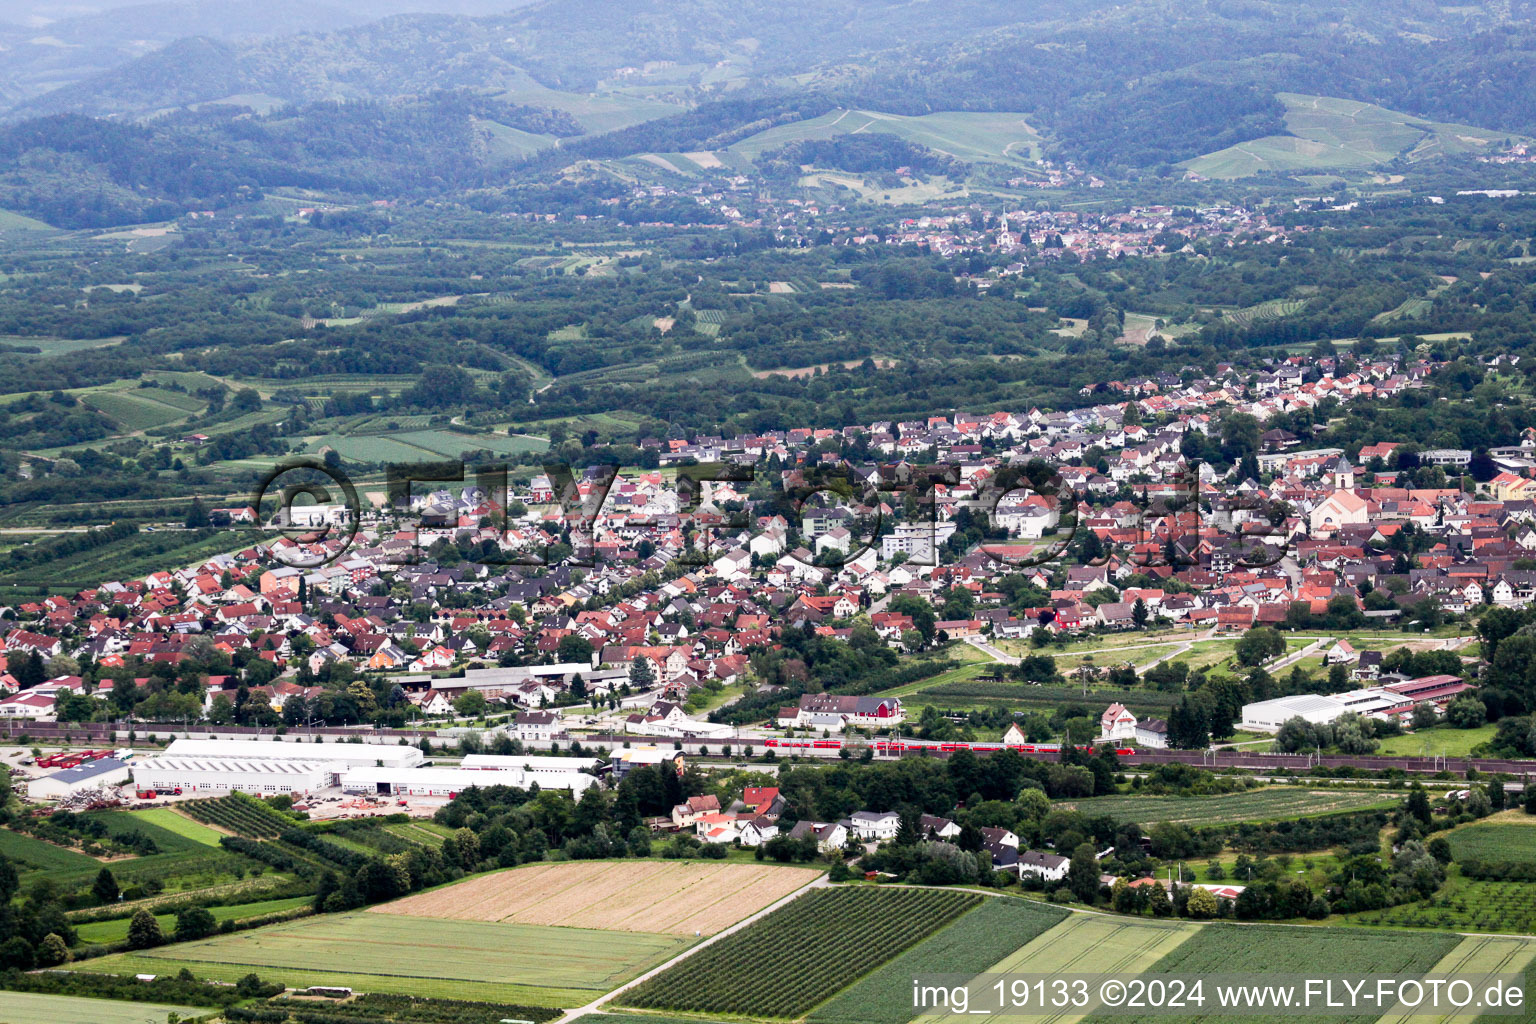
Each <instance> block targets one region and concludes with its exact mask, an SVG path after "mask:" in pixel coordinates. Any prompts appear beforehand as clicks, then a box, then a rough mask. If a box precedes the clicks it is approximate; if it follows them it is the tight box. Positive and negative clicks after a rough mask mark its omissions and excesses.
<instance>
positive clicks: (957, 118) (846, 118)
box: [730, 109, 1039, 164]
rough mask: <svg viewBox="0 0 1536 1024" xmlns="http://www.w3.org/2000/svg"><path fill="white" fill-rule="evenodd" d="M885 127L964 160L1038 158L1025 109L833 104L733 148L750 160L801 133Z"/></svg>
mask: <svg viewBox="0 0 1536 1024" xmlns="http://www.w3.org/2000/svg"><path fill="white" fill-rule="evenodd" d="M868 132H883V133H885V134H888V135H897V136H900V137H901V138H903V139H906V140H907V141H908V142H912V143H916V144H918V145H920V146H927V147H928V148H929V149H933V150H937V151H939V152H940V153H947V154H949V155H950V156H952V157H954V158H955V159H956V160H963V161H966V162H976V161H993V162H1004V163H1014V164H1023V163H1028V162H1031V161H1034V160H1036V159H1038V158H1039V135H1038V134H1037V133H1036V132H1035V131H1034V129H1032V128H1030V126H1029V125H1028V124H1027V123H1025V120H1024V115H1023V114H1013V113H1006V112H1003V113H968V112H959V111H941V112H939V113H935V114H922V115H919V116H916V117H912V116H907V115H903V114H882V113H878V112H875V111H870V110H841V109H840V110H833V111H830V112H828V113H826V114H823V115H822V116H820V117H813V118H810V119H809V120H805V121H797V122H795V123H794V124H786V125H780V126H778V127H775V128H769V129H768V130H767V131H762V132H758V133H757V134H756V135H751V136H748V137H747V138H745V139H742V140H741V141H740V142H737V143H735V144H734V145H732V146H731V147H730V152H731V153H736V154H740V155H742V156H746V157H749V158H751V159H753V160H755V159H757V158H758V157H760V156H762V155H763V154H764V153H768V152H771V151H773V150H775V149H781V148H782V147H784V146H787V145H789V144H790V143H793V142H798V141H800V140H801V139H831V138H836V137H837V136H839V135H847V134H851V133H868Z"/></svg>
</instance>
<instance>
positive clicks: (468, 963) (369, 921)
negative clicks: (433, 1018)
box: [80, 913, 691, 1006]
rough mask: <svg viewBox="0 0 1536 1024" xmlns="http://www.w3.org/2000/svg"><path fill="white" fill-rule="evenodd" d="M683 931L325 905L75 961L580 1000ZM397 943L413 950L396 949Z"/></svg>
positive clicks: (651, 957)
mask: <svg viewBox="0 0 1536 1024" xmlns="http://www.w3.org/2000/svg"><path fill="white" fill-rule="evenodd" d="M690 941H691V937H690V938H684V937H680V936H674V935H649V934H644V933H638V932H611V931H599V930H596V929H587V928H551V927H544V926H540V925H520V924H503V923H497V922H482V921H449V920H436V919H432V918H421V917H403V916H391V915H388V914H368V913H348V914H327V915H324V916H323V917H313V918H306V919H303V920H299V921H293V922H288V923H285V924H278V925H273V926H271V927H267V928H259V929H255V930H253V931H248V932H237V933H234V934H230V935H220V936H216V937H213V938H209V939H204V940H201V941H198V942H184V943H178V944H176V945H174V946H166V947H161V948H159V949H154V950H147V951H141V952H138V953H124V954H117V955H114V956H107V957H102V958H100V959H95V960H87V961H83V962H82V963H81V964H80V969H82V970H91V971H97V972H102V973H111V974H123V973H132V974H137V973H150V974H167V973H175V972H176V971H177V970H180V969H181V968H182V967H184V966H185V967H189V968H190V969H191V970H192V971H193V972H194V973H196V974H197V975H198V976H199V977H207V978H210V979H212V980H215V981H234V980H236V979H238V978H239V977H241V976H242V975H244V974H247V973H249V972H250V971H253V970H254V971H256V972H257V973H259V974H260V975H261V976H262V977H263V978H264V979H268V980H271V981H280V982H283V983H284V984H287V985H288V986H289V987H292V988H299V987H305V986H309V985H343V986H347V987H349V988H356V989H360V990H363V991H369V992H392V993H397V994H400V995H418V996H426V997H432V998H463V999H491V1000H499V1001H504V1002H518V1003H527V1004H530V1005H534V1006H579V1005H581V1004H582V1003H585V1002H587V1001H589V1000H591V999H593V998H594V997H595V996H596V995H598V994H599V993H602V992H607V991H609V990H611V989H613V988H615V987H617V986H618V985H621V984H623V983H624V982H625V981H628V980H629V979H630V978H632V977H634V976H635V975H636V974H639V973H641V972H643V971H645V970H647V969H649V968H651V967H654V966H656V965H657V964H658V963H661V962H663V961H665V960H667V959H668V958H670V957H672V956H675V955H676V954H677V953H678V952H679V951H681V950H682V949H683V948H685V947H686V946H687V945H688V944H689V942H690ZM402 950H411V951H412V952H411V955H409V956H402V955H401V951H402Z"/></svg>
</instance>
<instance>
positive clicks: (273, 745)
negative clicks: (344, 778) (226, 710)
mask: <svg viewBox="0 0 1536 1024" xmlns="http://www.w3.org/2000/svg"><path fill="white" fill-rule="evenodd" d="M164 756H165V757H169V758H191V759H193V760H208V759H210V758H213V759H219V760H223V759H225V758H238V759H240V760H242V761H306V762H312V763H315V764H325V765H331V766H334V770H340V768H343V767H351V766H361V765H378V764H382V765H384V766H386V767H390V768H413V767H415V766H416V765H419V764H421V762H422V761H423V760H425V756H424V755H423V754H422V752H421V751H420V750H419V749H417V748H416V747H402V746H398V745H390V744H383V743H303V742H298V741H292V740H290V741H284V740H270V739H243V738H232V739H218V740H174V741H173V742H172V743H171V745H170V746H169V747H167V748H166V750H165V754H164Z"/></svg>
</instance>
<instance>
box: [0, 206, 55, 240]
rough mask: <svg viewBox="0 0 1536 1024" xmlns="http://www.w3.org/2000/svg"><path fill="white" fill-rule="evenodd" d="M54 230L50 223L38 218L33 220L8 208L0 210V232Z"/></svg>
mask: <svg viewBox="0 0 1536 1024" xmlns="http://www.w3.org/2000/svg"><path fill="white" fill-rule="evenodd" d="M55 230H57V229H56V228H54V227H53V226H52V225H50V224H45V223H43V222H42V221H40V220H34V219H33V218H31V217H26V216H23V215H22V214H19V213H12V212H11V211H10V210H0V233H3V234H10V233H12V232H19V231H55Z"/></svg>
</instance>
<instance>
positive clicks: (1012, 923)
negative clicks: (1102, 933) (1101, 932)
mask: <svg viewBox="0 0 1536 1024" xmlns="http://www.w3.org/2000/svg"><path fill="white" fill-rule="evenodd" d="M1066 916H1067V913H1066V911H1064V910H1059V909H1057V908H1056V907H1052V906H1048V905H1045V904H1041V903H1034V902H1030V901H1027V900H1019V899H1011V898H1003V899H992V900H987V901H986V902H984V903H982V905H981V906H979V907H977V908H976V909H975V910H972V911H970V912H968V913H966V914H965V915H964V916H962V917H961V918H960V919H959V920H957V921H955V923H954V924H951V925H950V926H949V927H947V928H945V929H943V930H941V931H939V932H937V933H935V934H933V935H931V936H929V937H928V938H926V939H924V940H923V941H922V942H919V943H918V944H917V945H915V946H913V947H912V948H911V949H909V950H907V951H906V952H905V953H902V954H901V955H900V956H898V957H896V959H894V960H891V961H889V962H887V963H886V964H884V965H883V966H881V967H877V968H876V969H875V970H873V971H871V972H870V973H869V974H866V975H865V976H864V977H862V978H860V979H859V980H858V981H856V982H854V983H853V984H852V985H850V986H848V987H847V988H845V989H843V990H842V991H841V992H839V993H838V994H837V995H835V996H833V997H832V998H831V999H829V1000H827V1001H826V1002H825V1003H822V1004H821V1005H820V1006H818V1007H817V1008H816V1009H815V1010H813V1011H812V1012H811V1014H810V1016H809V1017H808V1018H807V1019H808V1020H809V1021H811V1024H906V1022H907V1021H909V1020H911V1019H912V1018H913V1017H915V1016H917V1011H916V1009H915V1008H914V1007H913V1006H912V979H913V977H915V976H916V975H919V974H980V973H982V972H983V971H985V970H986V969H987V968H988V967H991V966H992V965H993V964H995V963H997V962H998V961H1000V960H1002V959H1003V958H1004V957H1006V956H1008V954H1010V953H1012V952H1013V951H1014V950H1015V949H1017V948H1018V947H1019V946H1020V945H1021V944H1023V943H1025V942H1028V941H1029V940H1030V939H1033V938H1034V937H1035V936H1037V935H1040V934H1042V933H1043V932H1045V931H1047V930H1049V929H1051V928H1052V927H1054V926H1055V925H1057V924H1059V923H1060V922H1061V921H1062V920H1063V919H1064V918H1065V917H1066Z"/></svg>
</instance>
